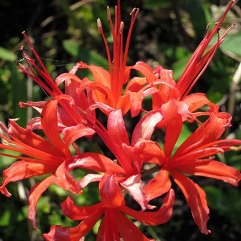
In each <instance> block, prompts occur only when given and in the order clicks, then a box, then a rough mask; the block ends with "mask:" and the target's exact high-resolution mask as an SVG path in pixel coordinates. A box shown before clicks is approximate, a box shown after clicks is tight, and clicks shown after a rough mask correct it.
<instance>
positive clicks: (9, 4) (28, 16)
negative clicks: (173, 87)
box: [0, 0, 241, 241]
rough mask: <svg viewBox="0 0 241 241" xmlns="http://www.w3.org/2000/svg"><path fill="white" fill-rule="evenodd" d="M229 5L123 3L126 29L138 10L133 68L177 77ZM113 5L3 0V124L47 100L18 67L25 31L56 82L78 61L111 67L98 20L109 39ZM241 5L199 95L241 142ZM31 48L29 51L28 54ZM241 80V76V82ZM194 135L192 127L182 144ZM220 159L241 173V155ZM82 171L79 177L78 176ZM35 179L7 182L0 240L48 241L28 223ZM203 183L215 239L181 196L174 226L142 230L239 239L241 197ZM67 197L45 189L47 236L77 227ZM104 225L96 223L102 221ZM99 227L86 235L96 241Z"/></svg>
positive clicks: (199, 0)
mask: <svg viewBox="0 0 241 241" xmlns="http://www.w3.org/2000/svg"><path fill="white" fill-rule="evenodd" d="M225 3H227V1H221V0H220V1H218V0H215V1H214V0H212V1H211V0H210V1H208V0H178V1H175V0H140V1H135V0H130V1H122V9H123V18H124V21H125V26H126V27H125V29H126V30H127V29H128V28H127V26H128V23H129V15H128V13H129V12H130V11H131V9H132V8H133V7H139V8H140V16H139V20H138V21H137V24H136V27H135V30H134V34H133V38H132V42H131V47H130V54H129V60H128V63H129V64H134V63H135V62H136V61H138V60H144V61H147V62H148V63H149V64H150V65H151V66H152V67H156V66H158V65H162V66H164V67H165V68H169V69H173V71H174V76H175V79H178V77H179V76H180V74H181V73H182V71H183V69H184V66H185V64H186V63H187V61H188V59H189V57H190V55H191V53H192V52H193V51H194V50H195V47H196V46H197V44H198V43H199V42H200V41H201V40H202V37H203V36H204V34H205V32H206V27H207V26H208V24H210V25H211V26H213V25H214V24H215V22H216V21H217V19H218V17H219V16H220V14H221V13H222V11H223V8H224V4H225ZM114 4H115V1H114V0H113V1H105V0H98V1H97V0H96V1H94V0H82V1H77V0H48V1H47V0H22V1H19V0H12V1H8V0H1V2H0V29H1V36H0V121H2V122H5V123H7V119H8V118H20V120H19V122H20V124H21V125H25V124H26V123H27V120H28V119H29V118H31V117H32V116H33V115H34V113H32V112H31V111H30V110H26V109H20V108H19V107H18V102H19V101H27V100H41V99H43V98H45V97H46V95H45V93H43V92H42V91H41V90H40V89H39V88H38V87H37V86H36V85H35V84H33V83H32V82H31V80H28V79H27V78H26V77H25V76H23V75H22V74H21V73H20V72H19V71H18V69H17V65H18V63H19V62H21V61H23V59H22V56H21V51H20V50H19V49H20V48H21V47H22V46H23V47H24V48H26V49H27V48H28V47H27V46H26V44H25V43H24V41H23V37H22V36H21V32H22V31H23V30H26V31H27V33H28V35H29V36H31V38H32V41H33V42H34V45H35V47H36V50H37V51H38V53H39V55H40V57H41V58H42V60H43V62H44V63H45V64H46V66H47V68H48V70H49V71H50V73H51V75H52V76H53V77H56V76H57V75H58V74H60V73H62V72H64V71H68V70H69V69H70V68H71V67H72V66H73V65H74V64H75V63H76V62H77V61H80V60H81V61H85V62H88V63H91V64H96V65H101V66H103V67H105V66H107V61H106V55H105V49H104V47H103V46H104V45H103V42H102V39H101V36H100V35H99V33H98V31H97V26H96V19H97V18H99V17H100V18H101V20H102V24H103V28H104V30H105V32H106V36H107V38H108V39H109V40H111V39H110V38H109V36H110V33H109V28H108V23H107V20H106V16H105V15H106V12H105V11H106V5H110V6H114ZM240 19H241V7H240V3H237V4H236V6H235V7H234V8H233V10H232V11H231V12H230V13H229V14H228V16H227V19H226V21H225V25H224V28H223V29H221V30H220V35H221V34H222V33H223V32H224V31H225V30H226V29H227V28H228V27H229V26H231V25H232V23H234V22H236V23H237V24H236V25H235V26H234V27H233V28H232V29H231V31H230V33H229V35H228V36H227V37H226V40H225V42H224V43H223V45H222V46H221V48H220V50H219V51H218V52H217V54H216V57H215V59H214V61H213V62H212V63H211V64H210V67H209V68H208V70H207V71H206V73H205V74H204V75H203V77H202V78H201V80H200V81H199V83H198V84H197V85H196V86H195V88H194V91H195V92H197V91H202V92H205V93H207V94H208V97H209V98H210V99H211V100H212V101H215V102H217V103H219V104H220V105H221V109H222V110H223V111H228V112H229V113H231V114H232V116H233V125H232V127H231V128H230V130H229V132H227V133H226V135H227V136H229V137H234V138H241V127H240V120H241V115H240V104H241V94H240V83H239V82H238V81H237V80H236V79H235V78H234V73H235V72H236V70H237V68H238V65H239V63H240V62H241V48H240V44H241V31H240V30H241V24H240V23H241V21H240ZM27 50H28V49H27ZM239 80H240V79H239ZM190 133H191V130H190V129H188V127H185V128H184V130H183V135H182V137H181V138H180V140H179V142H178V143H177V145H180V143H181V142H182V141H183V140H184V139H185V138H186V137H187V136H188V135H189V134H190ZM220 158H221V160H222V161H224V162H226V163H228V164H230V165H233V166H235V167H237V168H239V169H240V170H241V161H240V160H241V154H240V152H233V153H229V154H227V155H225V156H224V157H220ZM10 163H11V160H8V159H7V158H6V157H0V170H1V171H2V170H3V169H5V168H6V167H7V166H9V165H10ZM79 174H80V173H78V176H79ZM37 181H38V179H36V180H30V181H29V180H27V181H23V182H19V184H13V185H11V184H10V185H9V189H10V191H11V192H12V193H13V198H11V199H8V198H5V197H3V196H0V203H1V208H0V241H9V240H14V241H26V240H31V241H35V240H42V238H41V236H40V232H37V231H34V230H33V229H32V228H31V225H29V224H28V222H27V194H28V192H29V189H30V187H31V186H33V185H34V183H35V182H37ZM197 181H198V182H199V183H200V185H201V186H205V190H206V191H207V197H208V200H209V206H210V208H211V218H210V222H209V227H210V229H211V230H212V234H211V235H209V236H204V235H202V234H200V232H199V230H198V229H197V227H196V226H195V224H194V223H193V221H192V218H191V214H190V211H189V209H188V208H187V205H186V203H185V202H184V201H183V196H182V195H181V194H180V193H179V192H178V191H177V201H176V205H175V210H174V215H173V218H172V219H171V221H170V222H169V223H167V224H165V225H161V226H160V227H143V230H144V231H145V233H146V235H148V236H149V237H153V238H155V239H156V241H182V240H183V241H184V240H185V241H193V240H195V241H199V240H200V241H201V240H202V241H211V240H212V241H220V240H224V241H238V240H240V237H241V229H240V227H241V218H240V217H241V201H240V200H241V192H240V188H239V189H238V188H237V189H235V188H233V187H231V186H228V185H226V184H225V183H220V182H216V181H213V180H206V179H198V180H197ZM67 196H68V193H66V192H65V191H63V190H61V189H60V188H58V187H56V186H52V187H51V188H49V190H48V191H47V193H46V195H44V196H43V197H42V198H41V199H40V202H39V204H38V220H39V224H40V227H41V231H43V232H47V231H48V230H49V226H50V225H51V224H62V225H67V226H73V225H74V224H76V223H74V222H72V221H70V220H69V219H67V218H65V217H64V216H63V215H62V214H61V210H60V203H61V202H62V201H63V200H64V199H65V198H66V197H67ZM75 199H76V202H77V203H79V204H80V205H83V204H91V203H93V202H95V201H97V200H98V195H97V187H95V186H90V187H89V190H88V192H85V193H84V194H83V195H81V197H75ZM97 226H98V224H97ZM96 230H97V229H96V228H95V229H94V231H93V232H92V233H90V234H89V235H88V237H87V238H86V240H87V241H93V240H94V237H95V233H96V232H97V231H96Z"/></svg>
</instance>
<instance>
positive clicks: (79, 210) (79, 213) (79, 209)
mask: <svg viewBox="0 0 241 241" xmlns="http://www.w3.org/2000/svg"><path fill="white" fill-rule="evenodd" d="M99 208H101V203H97V204H94V205H91V206H76V205H75V203H74V201H73V200H72V199H71V198H70V197H67V198H66V199H65V201H64V202H62V204H61V209H62V212H63V214H64V215H65V216H67V217H69V218H70V219H72V220H83V219H85V218H87V217H88V216H90V215H91V214H92V213H94V212H95V211H96V210H97V209H99Z"/></svg>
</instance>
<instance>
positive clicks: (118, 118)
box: [107, 109, 129, 147]
mask: <svg viewBox="0 0 241 241" xmlns="http://www.w3.org/2000/svg"><path fill="white" fill-rule="evenodd" d="M107 128H108V132H109V134H110V137H111V138H113V140H115V143H116V144H117V145H119V146H120V147H121V145H122V144H123V143H125V144H126V145H129V138H128V134H127V131H126V127H125V123H124V119H123V116H122V112H121V110H120V109H119V110H115V111H112V112H111V113H110V114H109V116H108V122H107Z"/></svg>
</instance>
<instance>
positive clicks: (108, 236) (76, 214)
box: [44, 174, 174, 241]
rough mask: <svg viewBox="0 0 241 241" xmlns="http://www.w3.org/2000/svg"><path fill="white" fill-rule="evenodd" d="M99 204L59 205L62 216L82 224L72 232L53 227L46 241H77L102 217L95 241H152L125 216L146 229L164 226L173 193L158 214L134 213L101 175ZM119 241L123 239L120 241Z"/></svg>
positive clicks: (67, 202) (111, 181)
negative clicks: (153, 226) (144, 225)
mask: <svg viewBox="0 0 241 241" xmlns="http://www.w3.org/2000/svg"><path fill="white" fill-rule="evenodd" d="M99 190H100V198H101V202H100V203H97V204H94V205H92V206H84V207H78V206H76V205H75V204H74V202H73V200H72V199H70V198H67V199H66V200H65V201H64V202H63V203H62V211H63V213H64V215H65V216H68V217H69V218H71V219H73V220H82V221H81V222H80V224H79V225H77V226H76V227H73V228H66V227H61V226H52V227H51V230H50V232H49V233H48V234H44V238H45V240H47V241H54V240H61V241H78V240H80V239H81V238H82V237H84V236H85V235H86V233H87V232H88V231H89V230H90V229H91V228H92V227H93V226H94V224H95V223H96V222H97V220H98V219H100V218H101V216H102V215H103V218H102V221H101V224H100V227H99V231H98V235H97V240H99V241H104V240H105V241H113V240H115V241H120V240H123V241H130V240H133V241H139V240H143V241H152V240H150V239H148V238H146V237H145V236H144V235H143V234H142V233H141V231H140V230H139V229H138V228H137V227H136V226H135V225H134V224H133V223H132V222H131V221H130V220H129V219H128V218H127V217H126V216H125V214H127V215H130V216H132V217H133V218H135V219H137V220H139V221H140V222H142V223H145V224H147V225H158V224H162V223H165V222H167V221H168V220H169V219H170V217H171V215H172V207H173V203H174V192H173V190H171V191H170V192H169V193H168V194H167V196H166V197H165V199H164V202H163V205H162V207H161V208H160V209H159V210H157V211H151V212H143V211H135V210H132V209H130V208H128V207H127V206H126V205H125V201H124V197H123V192H122V190H121V188H120V186H119V184H118V182H117V181H116V180H115V177H114V176H113V175H108V174H106V175H104V177H103V178H102V179H101V181H100V183H99ZM120 238H122V239H120Z"/></svg>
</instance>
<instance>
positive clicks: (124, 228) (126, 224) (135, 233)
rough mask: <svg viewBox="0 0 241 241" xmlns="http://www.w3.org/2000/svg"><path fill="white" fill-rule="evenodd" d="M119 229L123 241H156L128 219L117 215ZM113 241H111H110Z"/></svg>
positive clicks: (119, 214)
mask: <svg viewBox="0 0 241 241" xmlns="http://www.w3.org/2000/svg"><path fill="white" fill-rule="evenodd" d="M117 220H118V229H119V232H120V236H121V237H122V239H123V241H130V240H131V241H154V239H149V238H147V237H146V236H145V235H144V234H143V233H142V232H141V231H140V230H139V229H138V228H137V227H136V226H135V225H134V224H133V223H132V222H131V221H130V220H129V219H128V218H127V217H125V216H124V215H123V214H121V213H118V214H117ZM108 241H111V240H108Z"/></svg>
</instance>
